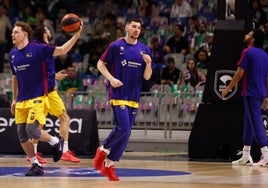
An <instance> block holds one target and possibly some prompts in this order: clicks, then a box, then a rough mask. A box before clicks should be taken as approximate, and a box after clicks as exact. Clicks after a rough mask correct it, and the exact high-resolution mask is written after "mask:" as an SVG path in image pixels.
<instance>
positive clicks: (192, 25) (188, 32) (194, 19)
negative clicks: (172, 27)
mask: <svg viewBox="0 0 268 188" xmlns="http://www.w3.org/2000/svg"><path fill="white" fill-rule="evenodd" d="M198 28H199V19H198V16H197V15H193V16H191V17H190V19H189V23H188V25H186V27H185V37H186V39H187V41H188V44H189V45H191V41H192V39H193V37H194V35H195V33H198Z"/></svg>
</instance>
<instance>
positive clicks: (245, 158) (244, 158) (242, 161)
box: [232, 155, 253, 165]
mask: <svg viewBox="0 0 268 188" xmlns="http://www.w3.org/2000/svg"><path fill="white" fill-rule="evenodd" d="M232 164H233V165H247V164H251V165H253V160H252V157H251V156H250V155H247V156H242V157H241V158H240V159H238V160H236V161H233V162H232Z"/></svg>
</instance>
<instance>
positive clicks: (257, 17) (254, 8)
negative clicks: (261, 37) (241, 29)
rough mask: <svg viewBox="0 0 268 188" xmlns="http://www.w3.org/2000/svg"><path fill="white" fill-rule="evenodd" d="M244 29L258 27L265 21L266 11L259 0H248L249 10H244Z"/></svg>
mask: <svg viewBox="0 0 268 188" xmlns="http://www.w3.org/2000/svg"><path fill="white" fill-rule="evenodd" d="M245 20H246V31H249V30H251V28H259V27H261V26H263V24H264V23H265V22H266V21H267V17H266V13H265V11H264V10H263V8H262V5H261V3H260V0H249V10H248V11H246V19H245Z"/></svg>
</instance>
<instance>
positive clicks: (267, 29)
mask: <svg viewBox="0 0 268 188" xmlns="http://www.w3.org/2000/svg"><path fill="white" fill-rule="evenodd" d="M263 31H264V41H263V49H264V50H265V51H266V52H267V53H268V21H266V22H265V23H264V24H263Z"/></svg>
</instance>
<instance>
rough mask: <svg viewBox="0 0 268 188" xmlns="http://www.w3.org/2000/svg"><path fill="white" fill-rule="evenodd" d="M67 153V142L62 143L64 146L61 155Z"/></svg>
mask: <svg viewBox="0 0 268 188" xmlns="http://www.w3.org/2000/svg"><path fill="white" fill-rule="evenodd" d="M67 151H69V146H68V141H64V145H63V153H65V152H67Z"/></svg>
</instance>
